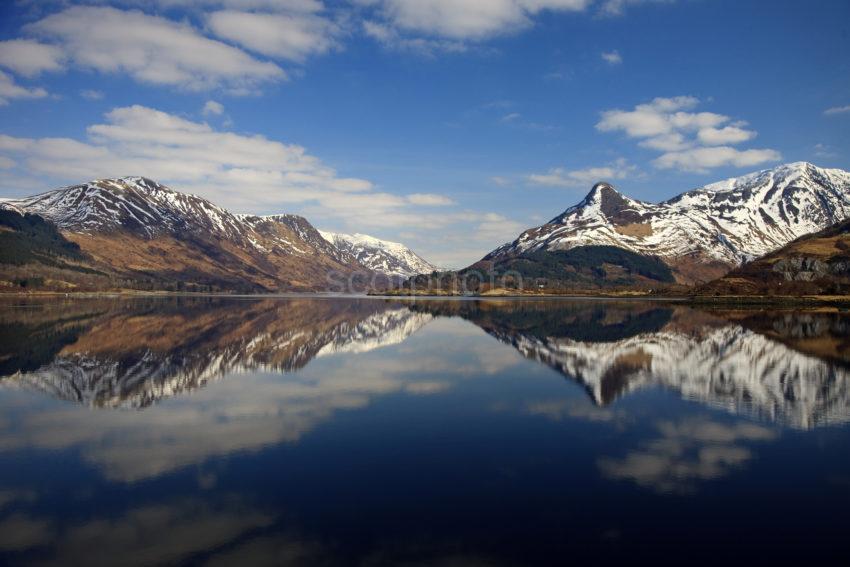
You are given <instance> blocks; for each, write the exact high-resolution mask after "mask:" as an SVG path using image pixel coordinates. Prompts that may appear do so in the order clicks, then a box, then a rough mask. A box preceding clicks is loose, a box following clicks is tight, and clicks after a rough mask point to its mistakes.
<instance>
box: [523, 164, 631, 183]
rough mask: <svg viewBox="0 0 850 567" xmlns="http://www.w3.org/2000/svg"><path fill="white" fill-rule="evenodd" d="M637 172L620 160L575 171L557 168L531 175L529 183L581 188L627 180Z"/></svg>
mask: <svg viewBox="0 0 850 567" xmlns="http://www.w3.org/2000/svg"><path fill="white" fill-rule="evenodd" d="M636 172H637V167H635V166H634V165H631V164H629V163H628V162H627V161H626V160H625V159H622V158H620V159H618V160H617V161H615V162H614V163H611V164H609V165H607V166H604V167H589V168H586V169H573V170H566V169H563V168H560V167H556V168H553V169H550V170H549V171H547V172H546V173H535V174H531V175H529V176H528V181H529V182H530V183H532V184H534V185H544V186H547V187H567V188H574V187H575V188H581V187H589V186H591V185H593V184H595V183H597V182H599V181H614V180H619V179H626V178H628V177H630V176H632V175H634V174H635V173H636Z"/></svg>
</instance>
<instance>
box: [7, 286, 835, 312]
mask: <svg viewBox="0 0 850 567" xmlns="http://www.w3.org/2000/svg"><path fill="white" fill-rule="evenodd" d="M4 297H7V298H16V299H23V298H32V299H35V298H53V299H56V298H60V299H96V298H111V299H131V298H155V297H161V298H172V297H220V298H233V299H251V298H268V299H274V298H281V299H285V298H302V299H303V298H315V299H366V298H370V299H385V300H387V299H394V300H417V299H422V300H479V301H480V300H500V299H502V300H504V299H508V300H519V299H525V300H534V299H550V300H559V299H560V300H606V301H611V300H617V301H665V302H673V303H681V304H686V305H695V306H700V307H706V306H708V307H710V306H743V307H759V306H764V307H771V306H784V307H789V306H790V307H793V306H802V307H806V306H837V307H847V308H850V295H846V296H695V295H660V294H658V295H653V294H645V293H633V292H632V293H628V292H627V293H620V294H618V293H577V292H573V293H564V294H560V293H539V292H538V293H485V294H469V295H463V294H448V293H443V294H440V293H434V294H428V293H400V292H398V291H395V292H393V291H384V292H367V293H350V294H348V293H337V292H310V291H300V292H299V291H290V292H280V293H224V292H221V293H210V292H176V291H131V290H128V291H85V292H61V291H36V292H0V298H4Z"/></svg>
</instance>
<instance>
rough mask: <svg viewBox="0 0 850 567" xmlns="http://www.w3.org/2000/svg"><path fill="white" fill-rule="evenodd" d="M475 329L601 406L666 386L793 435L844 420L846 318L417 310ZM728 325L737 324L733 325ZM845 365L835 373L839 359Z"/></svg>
mask: <svg viewBox="0 0 850 567" xmlns="http://www.w3.org/2000/svg"><path fill="white" fill-rule="evenodd" d="M416 309H424V310H426V311H431V310H432V309H433V310H435V311H436V312H438V313H441V314H448V313H453V314H456V315H460V316H462V317H464V318H466V319H469V320H471V321H472V322H474V323H476V324H477V325H479V326H480V327H481V328H483V329H484V330H485V331H487V332H488V333H490V334H491V335H493V336H494V337H496V338H498V339H499V340H501V341H502V342H505V343H508V344H511V345H512V346H514V347H515V348H516V349H517V350H519V351H520V352H521V353H522V354H523V355H524V356H525V357H527V358H530V359H532V360H536V361H538V362H541V363H543V364H546V365H548V366H550V367H552V368H554V369H556V370H557V371H559V372H561V373H562V374H564V375H566V376H568V377H570V378H574V379H575V380H577V381H578V382H579V383H581V384H582V385H583V386H584V387H585V388H586V389H587V391H588V393H589V394H590V395H591V397H592V398H593V399H594V401H595V402H596V403H597V404H600V405H606V404H609V403H611V402H613V401H614V400H616V399H617V398H620V397H622V396H624V395H625V394H627V393H629V392H633V391H635V390H638V389H640V388H645V387H648V386H663V387H667V388H671V389H674V390H677V391H679V392H680V393H681V394H682V396H683V397H685V398H687V399H691V400H696V401H700V402H703V403H706V404H708V405H710V406H713V407H718V408H723V409H726V410H728V411H731V412H734V413H744V414H748V415H753V416H757V417H759V418H763V419H767V420H770V421H779V422H783V423H787V424H789V425H792V426H795V427H802V428H809V427H814V426H816V425H821V424H828V423H836V422H844V421H849V420H850V369H849V368H848V366H847V365H846V362H847V355H846V354H843V353H846V352H847V350H848V349H847V347H848V342H850V316H848V315H840V314H838V313H807V314H799V313H796V314H795V313H786V314H777V315H775V316H767V315H765V314H764V313H756V312H749V313H746V312H738V313H724V314H723V315H724V316H725V317H724V318H719V317H714V316H711V315H707V314H703V313H699V312H696V311H694V310H690V309H680V308H673V307H669V306H665V305H659V304H648V303H632V304H629V303H620V304H600V303H594V302H588V303H573V304H570V305H569V306H567V307H561V306H559V305H557V304H553V303H551V302H522V303H515V304H513V305H511V306H510V307H509V308H507V309H494V308H493V306H488V305H487V304H486V303H478V302H463V303H459V302H456V304H455V305H447V304H445V303H443V304H440V305H434V304H428V303H424V304H418V305H417V307H416ZM730 319H739V320H740V324H739V323H738V322H735V321H730ZM842 356H843V362H844V363H842V358H841V357H842Z"/></svg>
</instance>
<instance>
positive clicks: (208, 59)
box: [24, 6, 286, 94]
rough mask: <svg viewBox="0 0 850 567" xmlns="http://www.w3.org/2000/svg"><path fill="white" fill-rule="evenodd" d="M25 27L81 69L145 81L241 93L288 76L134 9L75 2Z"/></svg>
mask: <svg viewBox="0 0 850 567" xmlns="http://www.w3.org/2000/svg"><path fill="white" fill-rule="evenodd" d="M24 31H25V32H26V33H30V34H33V35H35V36H38V37H42V38H45V39H46V40H49V41H52V42H55V43H56V44H57V47H59V48H61V49H62V50H63V52H64V53H65V54H66V56H67V57H68V58H69V59H70V60H71V61H72V62H73V63H74V64H76V65H78V66H80V67H83V68H89V69H95V70H97V71H101V72H104V73H116V72H125V73H128V74H129V75H130V76H132V77H133V78H134V79H136V80H138V81H140V82H145V83H153V84H160V85H172V86H177V87H180V88H184V89H189V90H202V89H209V88H217V87H222V88H227V89H229V90H230V91H232V92H234V93H243V94H244V93H248V92H254V91H255V90H256V88H257V86H258V85H260V84H262V83H265V82H269V81H278V80H283V79H285V78H286V74H285V73H284V71H283V69H281V68H280V67H278V66H277V65H276V64H274V63H271V62H268V61H260V60H258V59H255V58H253V57H251V56H250V55H248V54H247V53H245V52H244V51H242V50H240V49H237V48H235V47H232V46H230V45H227V44H225V43H221V42H219V41H215V40H212V39H208V38H206V37H204V36H203V35H201V34H200V33H199V32H198V31H197V30H196V29H195V28H193V27H192V26H190V25H189V24H186V23H176V22H173V21H171V20H168V19H165V18H161V17H157V16H150V15H147V14H144V13H142V12H139V11H135V10H133V11H123V10H117V9H115V8H108V7H91V6H76V7H72V8H68V9H67V10H64V11H62V12H59V13H56V14H52V15H49V16H47V17H46V18H44V19H42V20H39V21H37V22H35V23H33V24H29V25H27V26H25V27H24Z"/></svg>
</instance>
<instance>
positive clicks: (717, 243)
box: [484, 162, 850, 267]
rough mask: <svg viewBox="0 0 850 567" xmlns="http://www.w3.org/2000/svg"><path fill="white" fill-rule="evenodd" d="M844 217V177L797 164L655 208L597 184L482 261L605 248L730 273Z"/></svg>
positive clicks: (847, 194) (847, 195)
mask: <svg viewBox="0 0 850 567" xmlns="http://www.w3.org/2000/svg"><path fill="white" fill-rule="evenodd" d="M848 217H850V173H848V172H846V171H842V170H838V169H821V168H818V167H815V166H814V165H812V164H809V163H805V162H799V163H792V164H787V165H782V166H779V167H776V168H774V169H769V170H765V171H760V172H757V173H753V174H749V175H745V176H743V177H738V178H734V179H728V180H726V181H721V182H719V183H714V184H711V185H708V186H706V187H703V188H700V189H695V190H693V191H689V192H687V193H684V194H682V195H679V196H677V197H674V198H673V199H670V200H668V201H665V202H663V203H659V204H653V203H645V202H642V201H637V200H634V199H630V198H628V197H626V196H624V195H622V194H620V193H618V192H617V191H616V190H615V189H614V187H612V186H611V185H609V184H607V183H598V184H597V185H595V186H594V187H593V189H592V190H591V192H590V193H589V194H588V195H587V197H585V199H584V200H583V201H581V202H580V203H578V204H577V205H575V206H573V207H570V208H569V209H567V210H566V211H564V213H563V214H561V215H559V216H558V217H556V218H554V219H552V220H551V221H549V222H548V223H547V224H545V225H543V226H540V227H537V228H533V229H530V230H527V231H526V232H524V233H523V234H522V235H520V237H519V238H518V239H517V240H515V241H514V242H511V243H508V244H505V245H504V246H502V247H500V248H498V249H496V250H494V251H493V252H491V253H490V254H488V255H487V256H486V257H485V258H484V259H485V260H497V259H500V258H503V257H509V256H516V255H520V254H522V253H525V252H530V251H538V250H564V249H569V248H573V247H576V246H583V245H611V246H617V247H620V248H625V249H627V250H631V251H633V252H637V253H640V254H650V255H656V256H659V257H661V258H662V259H664V260H665V261H667V262H668V263H670V264H671V265H673V266H674V267H675V262H676V261H677V260H680V259H683V258H687V257H692V258H697V259H701V260H707V261H714V262H718V263H722V264H725V265H727V266H729V267H732V266H738V265H740V264H741V263H743V262H745V261H748V260H750V259H752V258H755V257H758V256H762V255H764V254H767V253H769V252H771V251H773V250H775V249H777V248H779V247H781V246H784V245H785V244H787V243H788V242H790V241H792V240H794V239H796V238H798V237H800V236H803V235H805V234H808V233H811V232H815V231H818V230H822V229H823V228H826V227H827V226H829V225H832V224H834V223H836V222H839V221H841V220H844V219H846V218H848Z"/></svg>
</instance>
